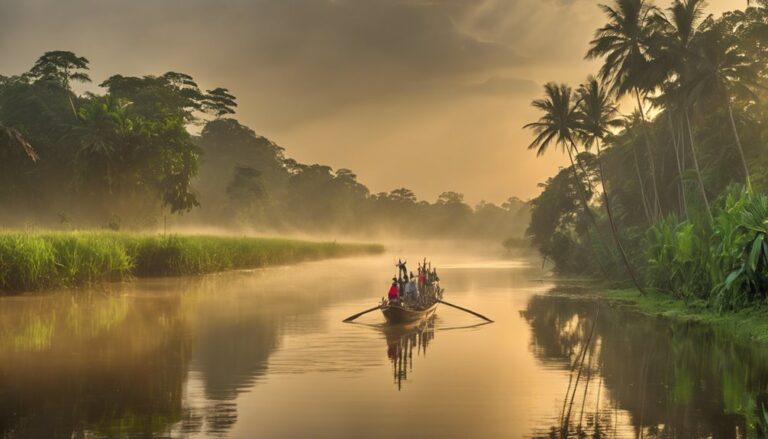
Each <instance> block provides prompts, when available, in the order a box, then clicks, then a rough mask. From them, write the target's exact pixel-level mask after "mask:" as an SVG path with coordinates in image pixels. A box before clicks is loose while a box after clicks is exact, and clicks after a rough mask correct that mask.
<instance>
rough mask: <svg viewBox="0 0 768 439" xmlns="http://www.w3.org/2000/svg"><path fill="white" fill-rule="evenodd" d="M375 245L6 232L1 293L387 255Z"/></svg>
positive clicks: (0, 256)
mask: <svg viewBox="0 0 768 439" xmlns="http://www.w3.org/2000/svg"><path fill="white" fill-rule="evenodd" d="M382 251H383V247H382V246H380V245H372V244H337V243H327V242H309V241H296V240H287V239H267V238H245V237H243V238H236V237H217V236H193V235H188V236H177V235H171V236H167V237H163V236H154V235H141V234H130V233H118V232H107V231H90V232H86V231H83V232H0V291H3V292H17V291H30V290H40V289H45V288H56V287H73V286H79V285H84V284H89V283H93V282H101V281H115V280H122V279H127V278H130V277H132V276H137V277H142V276H178V275H185V274H203V273H211V272H216V271H224V270H234V269H243V268H256V267H263V266H267V265H277V264H287V263H293V262H301V261H307V260H317V259H323V258H333V257H342V256H352V255H359V254H372V253H380V252H382Z"/></svg>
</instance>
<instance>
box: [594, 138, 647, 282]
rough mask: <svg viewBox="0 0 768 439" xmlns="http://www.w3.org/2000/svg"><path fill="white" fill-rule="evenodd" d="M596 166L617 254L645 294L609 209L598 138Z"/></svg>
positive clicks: (609, 203)
mask: <svg viewBox="0 0 768 439" xmlns="http://www.w3.org/2000/svg"><path fill="white" fill-rule="evenodd" d="M596 145H597V168H598V171H599V172H600V184H601V185H602V186H603V199H604V200H605V211H606V213H607V214H608V222H609V223H610V225H611V235H613V240H614V242H615V243H616V248H617V249H618V250H619V254H620V255H621V260H622V262H624V268H626V269H627V273H629V277H630V278H631V279H632V283H633V284H634V285H635V288H637V291H640V293H641V294H643V295H645V290H643V287H641V286H640V282H639V280H638V279H637V275H636V274H635V270H634V269H633V268H632V264H630V262H629V257H628V256H627V252H626V251H625V250H624V245H623V244H622V243H621V236H620V235H619V229H618V227H617V226H616V222H615V221H614V218H613V210H612V209H611V200H610V196H609V195H608V186H606V184H605V173H604V172H603V160H602V157H601V156H602V151H601V149H600V141H599V140H598V141H597V143H596Z"/></svg>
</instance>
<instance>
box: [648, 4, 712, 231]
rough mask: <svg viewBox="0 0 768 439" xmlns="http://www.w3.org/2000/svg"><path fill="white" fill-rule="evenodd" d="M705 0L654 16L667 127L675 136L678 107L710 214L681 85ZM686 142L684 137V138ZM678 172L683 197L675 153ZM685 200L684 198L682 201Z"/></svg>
mask: <svg viewBox="0 0 768 439" xmlns="http://www.w3.org/2000/svg"><path fill="white" fill-rule="evenodd" d="M705 7H706V2H705V1H704V0H676V1H675V2H674V3H673V5H672V6H671V7H670V8H669V9H668V11H669V17H671V18H667V16H665V15H663V14H657V15H656V19H657V21H658V22H659V23H660V25H661V28H662V32H660V33H659V34H658V35H661V38H660V39H659V40H658V46H661V47H658V46H657V47H656V52H657V54H658V56H657V61H660V62H659V63H658V64H659V65H663V66H665V67H663V68H666V69H667V80H666V81H665V84H664V93H663V95H662V96H661V98H660V100H661V102H662V103H663V104H664V106H665V107H666V113H667V117H668V119H669V123H670V130H671V131H672V137H673V140H674V137H675V135H674V123H673V122H672V112H673V110H675V109H677V110H681V111H682V113H683V116H684V117H683V118H684V120H685V123H686V124H687V125H688V135H689V138H690V145H691V155H692V157H693V162H694V167H695V170H696V177H697V180H698V183H699V190H700V191H701V195H702V198H703V200H704V205H705V207H706V209H707V213H708V215H709V217H710V218H712V214H711V212H710V209H709V199H708V197H707V192H706V189H705V188H704V179H703V178H702V176H701V169H700V168H699V161H698V157H697V154H696V148H695V147H694V140H693V130H692V128H691V126H690V116H689V114H688V113H689V106H690V105H689V104H688V102H686V96H685V91H684V90H683V85H682V84H684V83H685V82H686V81H688V78H690V77H691V69H692V62H691V58H692V50H691V47H692V45H693V42H694V40H695V39H696V37H697V36H698V34H699V27H700V24H699V22H700V20H701V17H702V16H703V15H704V8H705ZM682 143H683V144H685V139H683V142H682ZM675 158H676V159H677V165H678V173H679V176H680V184H681V188H682V189H681V191H682V196H683V198H684V197H685V187H684V185H683V167H682V166H681V164H680V160H679V158H678V155H677V154H676V155H675ZM683 203H685V200H684V201H683Z"/></svg>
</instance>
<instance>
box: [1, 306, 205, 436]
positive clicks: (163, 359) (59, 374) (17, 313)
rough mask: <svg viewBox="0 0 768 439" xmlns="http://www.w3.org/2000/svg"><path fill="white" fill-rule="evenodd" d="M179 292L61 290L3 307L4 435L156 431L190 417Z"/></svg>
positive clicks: (185, 339) (186, 352) (186, 344)
mask: <svg viewBox="0 0 768 439" xmlns="http://www.w3.org/2000/svg"><path fill="white" fill-rule="evenodd" d="M178 307H179V298H178V297H170V298H166V299H162V300H152V301H127V300H125V299H124V298H123V297H119V296H96V297H94V296H86V295H80V296H78V295H75V294H73V295H69V294H63V293H62V294H61V295H58V296H56V297H53V298H51V297H49V298H47V299H46V300H40V301H37V300H30V301H19V302H17V303H6V304H5V306H4V307H3V308H2V310H0V328H2V329H1V330H0V358H2V362H0V437H4V438H11V437H45V438H58V437H66V438H69V437H83V436H85V435H86V432H87V431H95V432H97V433H98V434H99V435H105V436H125V435H126V434H127V433H130V434H134V435H139V436H151V435H156V434H160V433H162V432H164V431H167V430H168V428H169V427H170V426H171V425H172V424H174V423H176V422H178V421H179V420H180V419H181V417H182V404H181V398H182V389H183V386H184V382H185V380H186V373H187V369H188V363H189V350H190V349H189V347H190V343H189V338H188V336H187V331H185V330H184V326H185V323H184V321H183V318H182V316H181V315H180V314H179V312H178Z"/></svg>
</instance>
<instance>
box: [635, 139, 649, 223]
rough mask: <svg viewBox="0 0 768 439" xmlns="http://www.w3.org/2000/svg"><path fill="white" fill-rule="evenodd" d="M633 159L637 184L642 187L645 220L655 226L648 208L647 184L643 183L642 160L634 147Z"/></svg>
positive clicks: (641, 194)
mask: <svg viewBox="0 0 768 439" xmlns="http://www.w3.org/2000/svg"><path fill="white" fill-rule="evenodd" d="M632 157H633V158H634V160H635V173H636V174H637V182H638V184H639V185H640V198H641V200H642V202H643V212H645V219H646V221H648V225H651V224H653V219H652V218H651V210H650V209H649V208H648V197H647V196H646V195H645V183H643V174H642V173H641V172H640V160H638V159H637V149H635V147H634V146H632Z"/></svg>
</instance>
